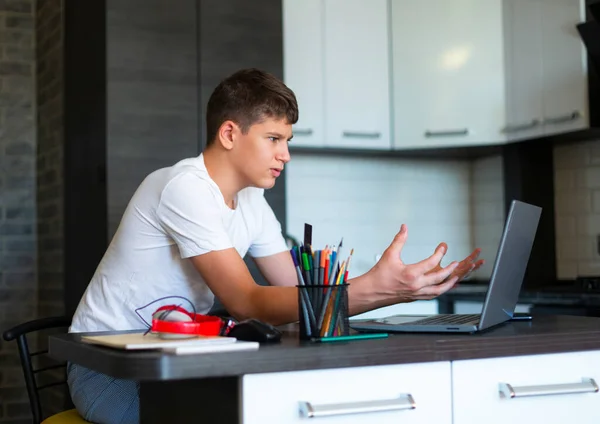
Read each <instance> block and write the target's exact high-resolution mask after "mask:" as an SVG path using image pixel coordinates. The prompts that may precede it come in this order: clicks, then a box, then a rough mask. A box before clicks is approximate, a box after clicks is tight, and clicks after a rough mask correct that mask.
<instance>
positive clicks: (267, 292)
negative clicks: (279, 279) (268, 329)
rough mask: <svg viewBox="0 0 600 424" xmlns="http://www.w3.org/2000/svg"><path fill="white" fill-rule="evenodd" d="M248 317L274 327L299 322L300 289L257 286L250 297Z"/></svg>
mask: <svg viewBox="0 0 600 424" xmlns="http://www.w3.org/2000/svg"><path fill="white" fill-rule="evenodd" d="M250 304H251V305H250V309H251V310H249V311H248V312H247V315H248V317H253V318H257V319H259V320H262V321H265V322H268V323H270V324H272V325H282V324H288V323H291V322H296V321H298V289H297V288H296V287H280V286H256V287H255V289H254V290H252V293H251V295H250Z"/></svg>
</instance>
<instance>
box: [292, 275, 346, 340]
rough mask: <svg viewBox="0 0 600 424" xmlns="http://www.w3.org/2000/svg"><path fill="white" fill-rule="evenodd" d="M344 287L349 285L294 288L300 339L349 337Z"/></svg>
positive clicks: (300, 286)
mask: <svg viewBox="0 0 600 424" xmlns="http://www.w3.org/2000/svg"><path fill="white" fill-rule="evenodd" d="M348 286H349V284H334V285H314V284H310V285H299V286H296V287H297V288H298V316H299V318H300V340H311V341H319V340H321V339H323V338H331V337H338V336H347V335H348V334H349V330H350V326H349V322H348Z"/></svg>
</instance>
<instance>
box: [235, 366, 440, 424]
mask: <svg viewBox="0 0 600 424" xmlns="http://www.w3.org/2000/svg"><path fill="white" fill-rule="evenodd" d="M242 381H243V382H242V403H243V407H242V420H241V422H242V423H244V424H258V423H261V424H262V423H266V422H272V423H278V424H287V423H303V422H307V421H308V420H310V421H313V422H316V423H325V424H338V423H344V424H359V423H369V424H371V423H377V424H388V423H390V424H391V423H394V424H397V423H399V422H402V423H404V424H417V423H436V424H450V423H451V418H452V409H451V393H450V388H451V378H450V363H449V362H435V363H425V364H408V365H390V366H387V365H386V366H375V367H360V368H341V369H328V370H315V371H296V372H284V373H270V374H253V375H245V376H244V377H243V380H242ZM411 401H413V402H414V408H412V407H411ZM310 411H313V414H314V416H313V417H312V418H311V417H309V415H310ZM310 421H308V422H310Z"/></svg>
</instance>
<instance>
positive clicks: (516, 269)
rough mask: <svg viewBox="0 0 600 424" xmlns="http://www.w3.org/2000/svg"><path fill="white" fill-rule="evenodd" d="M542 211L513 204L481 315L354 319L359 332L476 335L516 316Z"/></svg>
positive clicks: (351, 323)
mask: <svg viewBox="0 0 600 424" xmlns="http://www.w3.org/2000/svg"><path fill="white" fill-rule="evenodd" d="M541 212H542V209H541V208H540V207H538V206H534V205H530V204H528V203H524V202H520V201H517V200H514V201H513V202H512V203H511V206H510V210H509V212H508V216H507V218H506V222H505V224H504V230H503V232H502V238H501V240H500V246H499V248H498V253H497V254H496V259H495V261H494V267H493V270H492V276H491V279H490V284H489V286H488V290H487V293H486V296H485V302H484V304H483V307H482V311H481V313H480V314H437V315H393V316H389V317H385V318H380V319H367V320H355V321H351V322H350V326H351V327H352V328H354V329H355V330H359V331H385V332H443V333H446V332H452V333H457V332H458V333H473V332H478V331H481V330H485V329H487V328H490V327H493V326H496V325H498V324H501V323H503V322H506V321H508V320H510V319H511V318H512V317H513V314H514V310H515V307H516V306H517V301H518V299H519V293H520V291H521V285H522V283H523V277H524V276H525V270H526V269H527V263H528V262H529V256H530V254H531V247H532V246H533V241H534V239H535V234H536V232H537V227H538V223H539V220H540V215H541Z"/></svg>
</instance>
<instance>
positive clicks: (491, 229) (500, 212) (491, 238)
mask: <svg viewBox="0 0 600 424" xmlns="http://www.w3.org/2000/svg"><path fill="white" fill-rule="evenodd" d="M502 169H503V168H502V156H500V155H498V156H493V157H487V158H482V159H477V160H474V161H473V162H471V216H472V221H471V223H472V227H471V231H472V237H473V238H472V243H473V248H475V247H479V248H481V257H482V258H484V259H485V260H486V262H485V264H484V265H483V266H482V267H481V268H480V269H479V270H478V271H477V272H476V273H474V274H473V278H489V277H490V276H491V275H492V268H493V266H494V259H495V258H496V253H497V252H498V247H499V245H500V238H501V237H502V230H503V228H504V220H505V217H506V214H505V211H504V188H503V186H502V179H503V175H502Z"/></svg>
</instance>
